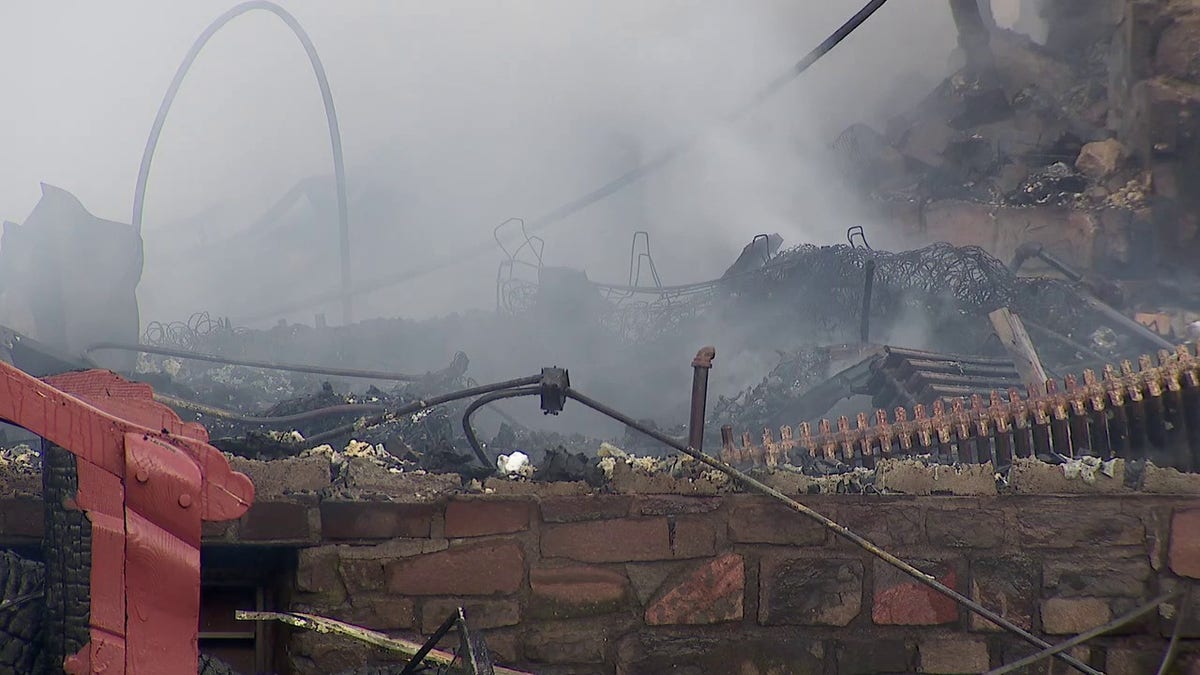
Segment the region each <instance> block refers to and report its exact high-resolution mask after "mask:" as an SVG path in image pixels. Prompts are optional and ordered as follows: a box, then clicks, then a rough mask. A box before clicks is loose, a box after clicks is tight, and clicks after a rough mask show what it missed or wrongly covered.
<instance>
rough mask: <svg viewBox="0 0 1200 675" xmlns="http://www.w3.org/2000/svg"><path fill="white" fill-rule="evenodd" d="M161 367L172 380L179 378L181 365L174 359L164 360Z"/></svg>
mask: <svg viewBox="0 0 1200 675" xmlns="http://www.w3.org/2000/svg"><path fill="white" fill-rule="evenodd" d="M162 367H163V370H164V371H166V373H167V374H168V375H170V376H171V377H173V378H177V377H179V372H180V371H181V370H183V364H182V363H180V362H179V361H178V360H176V359H164V360H163V365H162Z"/></svg>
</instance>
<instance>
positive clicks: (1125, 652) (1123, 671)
mask: <svg viewBox="0 0 1200 675" xmlns="http://www.w3.org/2000/svg"><path fill="white" fill-rule="evenodd" d="M1160 663H1162V649H1160V648H1158V646H1157V645H1155V646H1154V647H1153V648H1150V647H1143V648H1141V649H1138V648H1135V647H1109V648H1108V652H1107V654H1105V660H1104V672H1105V673H1107V675H1146V673H1154V672H1158V666H1159V664H1160Z"/></svg>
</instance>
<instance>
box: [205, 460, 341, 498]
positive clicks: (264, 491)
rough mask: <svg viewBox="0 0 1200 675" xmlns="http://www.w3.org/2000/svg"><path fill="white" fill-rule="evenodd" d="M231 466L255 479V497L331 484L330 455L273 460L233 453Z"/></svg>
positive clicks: (288, 492)
mask: <svg viewBox="0 0 1200 675" xmlns="http://www.w3.org/2000/svg"><path fill="white" fill-rule="evenodd" d="M229 466H230V468H232V469H233V470H234V471H238V472H240V473H244V474H246V477H248V478H249V479H250V481H251V482H253V483H254V497H255V498H256V499H267V498H271V497H280V496H283V495H290V494H295V493H305V492H309V493H311V492H319V491H321V490H324V489H325V488H327V487H329V485H330V480H331V475H332V472H331V470H330V466H329V457H328V456H325V455H314V456H312V457H283V458H280V459H273V460H270V461H261V460H255V459H246V458H244V457H231V458H230V459H229Z"/></svg>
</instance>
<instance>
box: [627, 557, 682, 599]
mask: <svg viewBox="0 0 1200 675" xmlns="http://www.w3.org/2000/svg"><path fill="white" fill-rule="evenodd" d="M686 566H687V562H686V561H676V562H647V563H627V564H626V565H625V575H626V576H628V577H629V582H630V584H632V586H633V591H634V593H635V594H636V595H637V599H638V602H640V603H641V604H643V605H647V604H650V600H651V599H652V598H653V597H654V595H655V594H656V593H657V592H658V589H659V588H660V587H661V586H662V584H663V582H664V581H666V580H667V579H668V578H669V577H671V576H672V575H674V574H676V573H678V572H679V571H680V570H682V569H683V568H684V567H686Z"/></svg>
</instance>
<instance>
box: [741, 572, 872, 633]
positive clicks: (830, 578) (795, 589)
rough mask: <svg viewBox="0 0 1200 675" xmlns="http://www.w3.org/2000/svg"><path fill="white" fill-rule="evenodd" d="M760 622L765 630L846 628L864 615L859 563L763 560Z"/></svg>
mask: <svg viewBox="0 0 1200 675" xmlns="http://www.w3.org/2000/svg"><path fill="white" fill-rule="evenodd" d="M758 587H759V593H758V622H759V623H760V624H762V625H765V626H772V625H799V626H845V625H847V624H849V623H850V622H851V621H853V620H854V618H855V617H857V616H858V614H859V612H861V611H862V592H863V566H862V562H861V561H859V560H835V559H828V558H764V559H763V560H762V561H761V562H760V564H759V572H758Z"/></svg>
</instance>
